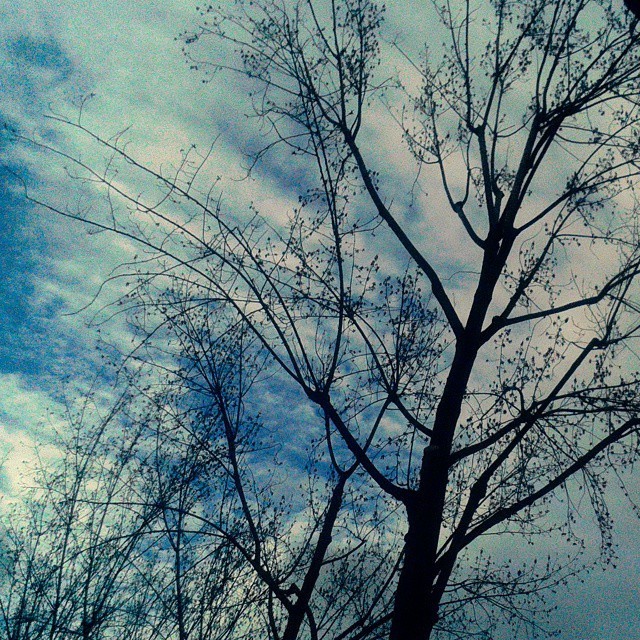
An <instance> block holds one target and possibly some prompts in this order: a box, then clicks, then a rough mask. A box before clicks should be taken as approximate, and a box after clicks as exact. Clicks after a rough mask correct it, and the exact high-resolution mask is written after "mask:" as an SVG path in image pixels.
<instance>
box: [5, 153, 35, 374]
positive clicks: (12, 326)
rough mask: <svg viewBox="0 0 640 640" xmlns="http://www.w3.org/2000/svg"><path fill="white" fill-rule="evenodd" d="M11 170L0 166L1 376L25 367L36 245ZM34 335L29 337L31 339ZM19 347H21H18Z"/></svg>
mask: <svg viewBox="0 0 640 640" xmlns="http://www.w3.org/2000/svg"><path fill="white" fill-rule="evenodd" d="M19 187H20V185H19V181H18V179H17V178H16V177H15V175H14V173H13V169H12V168H11V167H10V166H6V165H5V166H0V372H16V371H20V370H24V369H25V367H26V368H27V369H29V370H30V372H33V365H32V364H31V365H28V364H27V360H31V358H30V357H28V351H29V350H28V349H25V348H24V343H23V342H22V341H23V340H24V338H25V336H24V334H23V332H24V331H25V330H26V329H27V327H28V325H29V324H30V323H31V317H30V315H31V314H30V309H29V298H30V296H31V295H32V293H33V284H32V281H31V277H30V276H31V273H32V269H33V266H34V255H33V250H34V248H35V244H36V243H37V240H36V238H34V237H33V232H32V230H31V229H30V228H29V225H28V224H27V223H28V220H27V218H28V216H29V215H30V213H31V211H30V209H29V208H28V207H27V206H26V204H25V202H24V198H22V197H21V196H20V193H19ZM33 338H35V335H32V339H33ZM21 345H22V346H21Z"/></svg>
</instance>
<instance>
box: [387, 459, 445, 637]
mask: <svg viewBox="0 0 640 640" xmlns="http://www.w3.org/2000/svg"><path fill="white" fill-rule="evenodd" d="M446 483H447V468H446V456H443V455H442V452H440V451H438V450H437V449H436V448H435V447H433V446H429V447H427V448H426V449H425V452H424V455H423V459H422V473H421V483H420V485H421V487H420V490H419V491H418V492H417V495H416V496H415V499H414V500H413V501H412V502H411V503H409V504H408V505H407V515H408V521H409V528H408V531H407V534H406V536H405V548H404V562H403V565H402V570H401V572H400V578H399V580H398V587H397V590H396V597H395V603H394V612H393V621H392V623H391V634H390V636H389V638H390V640H428V638H429V637H430V636H431V631H432V630H433V627H434V626H435V624H436V622H437V621H438V604H439V603H438V602H434V599H433V594H432V587H433V583H434V579H435V561H436V553H437V550H438V537H439V535H440V527H441V524H442V510H443V506H444V496H445V491H446ZM426 487H428V490H424V488H426Z"/></svg>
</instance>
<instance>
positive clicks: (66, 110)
mask: <svg viewBox="0 0 640 640" xmlns="http://www.w3.org/2000/svg"><path fill="white" fill-rule="evenodd" d="M393 5H394V6H390V8H389V20H390V24H391V26H392V28H393V29H394V30H395V31H396V32H397V33H407V32H409V31H410V30H411V29H413V28H415V22H414V21H413V19H412V17H411V16H413V15H414V11H415V9H416V7H417V6H418V5H419V3H418V2H417V1H416V2H413V1H412V0H407V1H406V2H402V3H400V2H398V3H393ZM414 5H415V6H414ZM195 6H196V3H195V2H187V1H180V0H156V1H154V2H148V1H145V0H143V1H140V2H131V1H130V0H109V1H108V2H107V1H106V0H94V1H93V2H90V3H87V2H71V1H67V0H61V1H60V2H57V3H53V2H45V3H43V2H36V1H32V0H17V2H14V3H12V4H11V7H9V6H5V7H4V8H0V33H1V37H0V86H2V101H0V120H2V121H3V122H4V123H6V124H7V125H8V126H10V127H15V128H17V129H19V130H20V131H23V132H25V133H26V134H27V135H29V136H35V137H42V138H43V139H45V140H51V141H55V142H56V143H64V144H66V143H67V142H66V138H65V136H66V135H67V132H66V131H64V130H60V129H59V128H57V127H56V126H55V125H54V124H53V123H52V121H51V120H48V119H47V118H46V116H50V115H52V114H63V115H66V116H69V117H73V116H74V115H75V114H77V113H78V110H79V108H80V105H81V104H82V102H83V99H84V98H85V97H87V96H89V95H92V97H91V99H90V100H89V101H88V102H87V103H86V105H85V106H84V112H85V114H86V122H87V123H88V125H89V126H92V127H94V128H96V127H98V128H99V129H100V130H101V132H103V133H104V135H106V136H109V135H113V134H116V133H118V132H119V131H122V130H123V129H125V128H127V127H130V129H129V130H128V132H127V136H128V139H129V140H131V145H132V146H131V147H130V148H132V149H134V150H135V153H136V155H137V157H139V158H141V159H142V160H143V161H145V162H148V163H152V164H154V165H155V166H169V165H170V164H171V163H173V162H176V161H177V160H178V158H179V153H180V149H184V148H187V147H188V146H189V145H190V144H192V143H196V144H198V145H201V146H204V147H207V146H208V145H209V144H211V143H212V142H213V141H214V140H217V142H216V147H215V150H216V169H217V170H219V171H220V173H221V175H222V176H223V178H222V180H223V186H224V187H225V194H226V198H227V203H228V205H229V206H231V207H233V206H237V207H244V206H246V205H247V203H248V202H250V201H251V200H253V199H254V198H260V201H261V202H262V203H263V204H265V205H269V204H270V203H271V204H278V205H281V206H282V207H286V206H287V205H288V204H290V202H291V201H292V200H294V199H295V194H291V193H290V190H289V189H288V187H289V183H288V182H287V181H288V180H291V178H290V176H289V177H288V176H287V172H286V166H285V167H283V166H282V165H280V164H279V161H278V159H277V158H276V159H272V160H270V163H269V164H268V165H267V166H266V167H264V168H262V169H261V170H260V171H258V172H257V174H256V175H255V176H254V178H253V179H252V180H249V181H247V180H244V181H239V178H240V177H242V175H243V169H242V166H243V162H244V156H243V153H242V151H243V149H242V146H243V145H244V144H247V145H250V144H251V141H252V140H255V139H256V137H257V136H259V131H257V130H256V129H255V127H254V123H253V122H252V121H251V120H250V119H248V118H247V113H248V110H249V104H248V99H247V93H246V87H245V86H243V85H242V84H241V83H240V82H239V81H237V80H236V79H234V78H233V77H222V76H215V77H214V78H213V79H212V81H211V82H209V83H206V84H205V83H203V82H202V75H200V74H198V73H196V72H194V71H192V70H190V69H189V65H188V64H187V62H186V61H185V60H184V58H183V56H182V55H181V42H180V41H179V40H176V38H177V37H178V36H179V35H180V34H181V33H183V32H184V31H185V30H187V31H188V30H190V29H192V28H193V27H194V25H196V24H197V20H198V14H197V12H196V8H195ZM398 9H401V10H398ZM252 127H254V128H253V129H252ZM247 132H249V133H247ZM395 135H396V132H395V131H394V130H393V129H392V128H391V127H388V128H384V127H383V128H381V129H380V131H379V136H378V142H379V144H382V145H388V146H389V148H390V149H392V148H395V147H394V146H393V145H394V144H395ZM68 144H70V145H74V144H77V142H75V141H73V140H71V141H70V142H69V143H68ZM0 151H1V152H2V154H3V157H2V162H0V165H1V166H2V168H0V213H1V219H0V268H1V273H2V278H1V279H0V461H2V460H4V466H3V467H2V471H1V472H0V492H3V493H5V494H6V495H10V494H11V492H12V491H16V490H17V488H18V487H19V484H20V477H24V474H25V473H26V474H27V475H26V477H27V478H28V469H29V468H31V466H32V463H33V447H34V446H35V445H36V444H37V443H39V442H42V443H47V442H48V441H49V437H50V436H51V434H52V433H54V432H56V431H57V430H61V429H64V425H63V423H62V422H61V420H60V417H59V416H60V413H61V410H62V408H63V404H64V401H65V398H69V397H71V398H73V396H74V394H75V393H79V392H80V391H81V390H82V389H84V388H86V386H87V385H91V384H92V380H93V379H94V378H95V377H96V376H99V375H100V371H101V367H102V365H101V363H100V359H99V355H98V353H97V351H96V348H95V347H96V342H97V340H98V334H97V332H96V329H97V327H96V324H97V321H99V319H100V318H98V319H97V320H96V317H95V315H94V310H95V305H94V306H92V307H90V308H89V310H86V309H85V307H86V305H87V304H88V303H89V302H90V301H91V300H92V299H93V296H94V295H95V294H96V293H97V291H98V290H99V287H100V285H101V283H102V282H104V281H105V279H107V278H108V277H109V275H110V274H111V273H112V270H113V269H114V268H115V267H116V266H117V265H118V264H120V263H121V262H122V261H123V260H125V259H127V257H130V253H131V247H130V246H127V245H126V243H124V242H122V241H118V240H116V239H114V238H112V237H106V236H105V235H104V234H97V235H89V234H87V231H86V229H83V228H82V227H81V226H79V225H77V224H74V223H71V222H69V221H66V220H63V219H61V218H59V217H56V216H55V215H52V214H51V213H49V212H47V211H45V210H43V209H39V208H37V207H34V206H31V205H28V204H27V203H26V202H25V200H24V198H23V195H22V187H21V183H20V180H19V179H18V178H16V174H19V175H20V176H22V177H24V178H26V180H27V182H28V183H29V184H33V185H37V186H38V188H39V189H43V190H44V191H45V192H48V193H49V194H51V195H52V196H55V197H60V195H64V193H63V189H64V187H63V184H64V180H63V177H62V175H61V173H60V171H61V169H60V167H59V166H54V165H53V164H52V163H51V160H50V158H47V157H46V156H44V155H42V154H39V153H37V152H36V151H35V150H34V149H29V148H26V147H19V148H18V147H16V146H15V145H11V144H10V143H9V142H7V138H6V137H5V138H0ZM389 156H390V158H391V162H392V163H393V169H394V171H396V172H402V170H403V168H405V164H404V163H405V162H406V160H405V159H404V158H403V156H402V154H398V153H394V152H390V154H389ZM275 208H276V207H274V209H275ZM105 295H106V296H107V297H108V295H109V293H108V291H107V293H106V294H105ZM92 321H93V322H92ZM88 323H89V324H92V325H93V326H89V327H88V326H87V325H88ZM107 330H108V331H109V332H110V333H111V338H112V339H113V340H116V341H117V340H122V341H126V339H127V329H126V327H125V326H122V325H119V324H118V323H117V320H116V321H115V322H113V323H110V324H109V326H108V328H107ZM44 452H45V456H46V455H50V456H51V457H54V456H55V451H53V450H50V449H47V448H46V446H45V449H44ZM617 504H618V501H615V500H614V512H615V511H617V513H615V515H616V516H617V519H616V523H617V524H616V528H617V534H618V538H617V540H618V542H619V544H620V548H619V555H620V562H619V564H618V568H617V569H616V570H613V569H609V570H608V571H606V572H601V571H599V570H596V571H594V572H592V573H591V574H589V575H587V576H585V577H584V582H582V583H575V584H573V585H571V586H570V588H568V589H567V591H566V592H563V593H561V594H559V595H558V600H557V604H558V609H557V611H556V612H555V613H554V614H553V618H552V624H553V623H554V622H555V623H556V624H557V625H558V626H559V627H560V628H561V629H563V636H562V637H565V638H580V639H581V640H605V639H609V638H625V639H628V640H633V639H634V638H638V639H640V607H638V604H637V603H638V602H639V601H640V598H639V594H638V587H637V585H638V584H640V553H639V546H640V545H639V543H638V535H637V532H638V520H637V518H635V517H634V516H633V515H632V514H630V513H629V512H628V510H625V508H623V507H622V506H620V508H619V509H617V507H616V505H617ZM620 505H622V502H621V501H620Z"/></svg>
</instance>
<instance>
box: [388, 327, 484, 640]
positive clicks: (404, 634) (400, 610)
mask: <svg viewBox="0 0 640 640" xmlns="http://www.w3.org/2000/svg"><path fill="white" fill-rule="evenodd" d="M477 353H478V348H477V342H476V341H475V340H470V339H469V338H468V336H467V339H466V340H465V339H461V340H460V341H459V342H458V347H457V349H456V353H455V356H454V358H453V362H452V364H451V369H450V372H449V377H448V379H447V383H446V385H445V388H444V390H443V393H442V399H441V401H440V404H439V405H438V409H437V411H436V416H435V420H434V426H433V434H432V437H431V442H430V444H429V446H428V447H426V448H425V450H424V454H423V457H422V467H421V470H420V484H419V487H418V489H417V491H416V493H415V494H414V496H413V497H412V499H411V500H410V501H409V502H408V503H407V518H408V525H409V527H408V531H407V534H406V536H405V548H404V562H403V566H402V570H401V572H400V577H399V579H398V587H397V591H396V598H395V602H394V611H393V621H392V623H391V634H390V636H389V638H390V640H428V639H429V637H430V636H431V632H432V630H433V627H434V626H435V624H436V622H437V621H438V606H439V604H440V603H439V597H437V596H436V595H435V594H434V593H433V586H434V583H435V578H436V555H437V552H438V540H439V537H440V529H441V526H442V517H443V511H444V503H445V497H446V493H447V482H448V476H449V455H450V453H451V446H452V442H453V436H454V433H455V429H456V425H457V423H458V419H459V417H460V410H461V406H462V400H463V398H464V394H465V391H466V389H467V384H468V382H469V376H470V375H471V369H472V368H473V363H474V362H475V358H476V355H477Z"/></svg>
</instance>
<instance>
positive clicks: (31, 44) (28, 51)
mask: <svg viewBox="0 0 640 640" xmlns="http://www.w3.org/2000/svg"><path fill="white" fill-rule="evenodd" d="M7 49H8V54H9V57H10V58H11V59H13V60H14V62H15V64H16V66H18V68H20V67H22V68H24V67H25V66H31V67H36V68H40V69H46V70H48V71H53V72H54V73H55V74H56V75H57V76H58V80H59V81H64V80H67V79H68V78H69V77H70V76H71V75H72V73H73V64H72V62H71V59H70V58H69V57H68V56H67V55H66V54H65V52H64V51H63V50H62V48H61V47H60V46H59V45H58V43H57V42H56V41H55V40H53V39H48V40H42V39H37V38H34V37H32V36H29V35H20V36H18V37H17V38H15V39H14V40H10V41H9V43H8V46H7ZM25 70H26V69H25Z"/></svg>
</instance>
